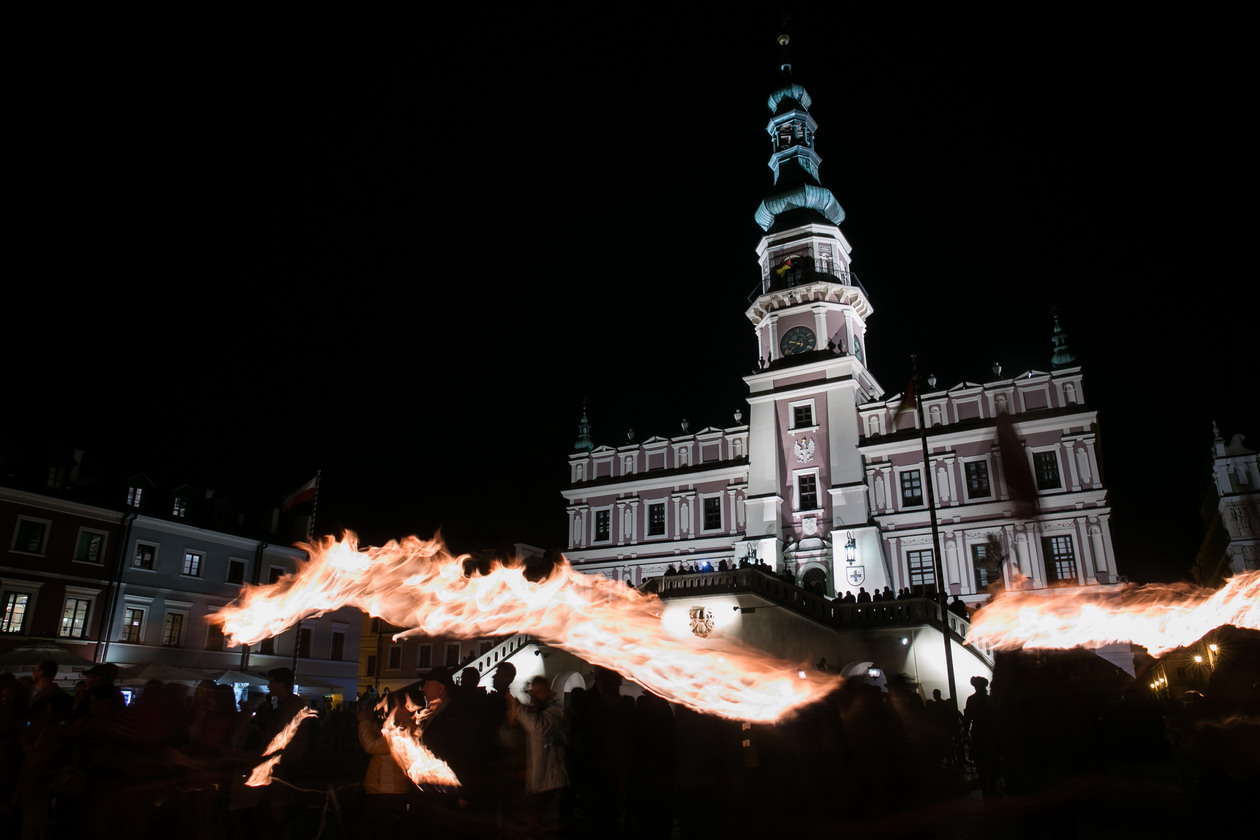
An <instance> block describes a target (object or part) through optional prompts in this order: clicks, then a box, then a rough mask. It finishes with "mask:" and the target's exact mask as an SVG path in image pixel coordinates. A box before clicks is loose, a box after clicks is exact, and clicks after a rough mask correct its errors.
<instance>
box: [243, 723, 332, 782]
mask: <svg viewBox="0 0 1260 840" xmlns="http://www.w3.org/2000/svg"><path fill="white" fill-rule="evenodd" d="M315 716H316V714H315V710H314V709H308V708H302V709H299V710H298V713H297V714H296V715H294V716H293V717H292V719H291V720H290V721H289V722H288V723H286V724H285V725H284V728H283V729H281V730H280V731H279V732H277V733H276V734H275V737H273V738H272V739H271V743H269V744H267V749H265V750H263V755H265V756H270V758H268V759H267V760H266V761H264V762H263V763H262V764H259V765H258V766H257V767H255V768H254V769H253V771H252V772H251V773H250V774H249V778H248V779H246V780H245V786H246V787H264V786H266V785H269V784H271V771H272V770H274V769H275V768H276V765H277V764H279V763H280V759H281V758H283V757H284V755H283V753H281V750H283V749H284V748H285V747H287V746H289V742H290V741H292V740H293V736H294V735H296V734H297V731H298V727H299V726H301V725H302V721H304V720H306V719H307V718H313V717H315Z"/></svg>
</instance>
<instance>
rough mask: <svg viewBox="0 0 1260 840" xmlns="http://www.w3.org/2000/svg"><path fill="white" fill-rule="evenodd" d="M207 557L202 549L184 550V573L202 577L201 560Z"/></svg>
mask: <svg viewBox="0 0 1260 840" xmlns="http://www.w3.org/2000/svg"><path fill="white" fill-rule="evenodd" d="M204 558H205V555H203V554H202V553H201V552H200V551H185V552H184V574H186V575H188V576H189V577H201V561H202V560H203V559H204Z"/></svg>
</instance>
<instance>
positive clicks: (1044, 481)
mask: <svg viewBox="0 0 1260 840" xmlns="http://www.w3.org/2000/svg"><path fill="white" fill-rule="evenodd" d="M1033 474H1034V475H1036V476H1037V489H1038V490H1054V489H1055V488H1057V487H1062V486H1063V484H1062V482H1060V481H1059V456H1058V454H1057V453H1055V452H1053V451H1051V452H1034V453H1033Z"/></svg>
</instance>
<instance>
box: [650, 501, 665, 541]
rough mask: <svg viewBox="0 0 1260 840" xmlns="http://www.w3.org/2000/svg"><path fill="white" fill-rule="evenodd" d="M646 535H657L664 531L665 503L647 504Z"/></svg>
mask: <svg viewBox="0 0 1260 840" xmlns="http://www.w3.org/2000/svg"><path fill="white" fill-rule="evenodd" d="M647 532H648V536H649V537H659V536H661V535H662V534H664V533H665V503H664V502H658V503H656V504H651V505H648V531H647Z"/></svg>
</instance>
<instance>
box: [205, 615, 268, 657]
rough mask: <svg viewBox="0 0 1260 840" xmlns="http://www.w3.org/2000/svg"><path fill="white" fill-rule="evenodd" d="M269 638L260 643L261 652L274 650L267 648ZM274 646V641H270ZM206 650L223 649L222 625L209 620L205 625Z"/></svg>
mask: <svg viewBox="0 0 1260 840" xmlns="http://www.w3.org/2000/svg"><path fill="white" fill-rule="evenodd" d="M271 641H272V640H271V639H265V640H263V643H262V648H263V653H274V652H275V651H274V650H271V651H269V650H267V642H271ZM272 647H273V648H274V647H275V645H274V642H273V643H272ZM206 650H223V625H222V624H216V623H215V622H213V621H212V622H210V623H209V624H207V625H206Z"/></svg>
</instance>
